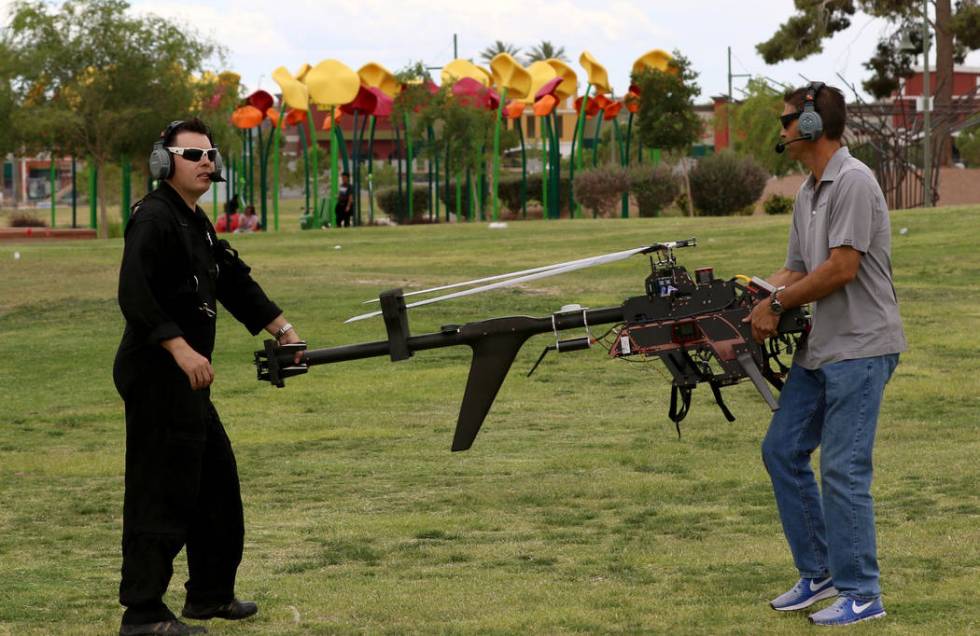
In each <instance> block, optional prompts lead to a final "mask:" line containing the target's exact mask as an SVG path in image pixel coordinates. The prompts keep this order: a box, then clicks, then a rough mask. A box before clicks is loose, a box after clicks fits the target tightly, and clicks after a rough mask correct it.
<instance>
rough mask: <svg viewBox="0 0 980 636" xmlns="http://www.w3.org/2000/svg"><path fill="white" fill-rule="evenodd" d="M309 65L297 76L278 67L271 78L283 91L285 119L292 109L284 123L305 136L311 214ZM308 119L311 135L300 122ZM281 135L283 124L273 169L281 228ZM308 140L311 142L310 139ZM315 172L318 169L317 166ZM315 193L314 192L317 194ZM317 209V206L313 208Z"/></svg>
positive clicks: (275, 208) (275, 141)
mask: <svg viewBox="0 0 980 636" xmlns="http://www.w3.org/2000/svg"><path fill="white" fill-rule="evenodd" d="M310 68H311V67H310V65H309V64H303V66H301V67H300V69H299V71H298V72H297V73H296V75H295V76H294V75H293V74H292V73H290V72H289V71H288V70H287V69H286V67H285V66H280V67H278V68H277V69H276V70H274V71H272V79H273V81H275V82H276V84H278V85H279V89H280V90H281V91H282V97H281V99H280V100H279V115H280V119H282V114H283V112H284V111H285V110H286V108H287V107H288V108H289V112H288V113H286V118H285V124H286V125H295V126H297V127H298V128H299V130H300V137H301V139H303V166H304V167H305V168H306V179H305V181H304V192H305V194H306V213H307V214H310V210H311V208H310V179H309V174H310V169H309V166H310V153H309V145H310V141H312V140H313V138H314V137H313V120H312V117H311V116H310V92H309V89H308V88H307V87H306V84H304V83H303V79H304V78H305V77H306V74H307V73H308V72H309V70H310ZM304 121H306V122H307V123H308V124H309V125H308V130H309V134H308V136H307V132H306V131H304V130H303V127H302V126H301V124H302V123H303V122H304ZM281 137H282V127H280V126H276V131H275V133H274V135H273V142H272V144H273V152H272V160H273V164H272V165H273V168H272V178H273V188H272V211H273V218H274V223H275V229H276V230H277V231H278V230H279V143H280V138H281ZM308 139H309V141H307V140H308ZM313 161H314V164H315V162H316V154H314V155H313ZM313 172H314V174H315V173H316V170H315V169H314V171H313ZM314 196H315V193H314ZM313 209H315V206H314V208H313Z"/></svg>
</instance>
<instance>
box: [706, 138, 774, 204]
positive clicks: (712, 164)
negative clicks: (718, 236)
mask: <svg viewBox="0 0 980 636" xmlns="http://www.w3.org/2000/svg"><path fill="white" fill-rule="evenodd" d="M690 179H691V197H692V198H693V199H694V207H696V208H697V209H698V211H699V212H700V213H701V214H704V215H707V216H728V215H732V214H737V213H739V212H741V211H742V210H744V209H745V208H747V207H748V206H751V205H752V204H753V203H755V202H756V201H757V200H758V199H759V197H760V196H761V195H762V191H763V189H765V187H766V181H767V180H768V179H769V173H767V172H766V171H765V170H764V169H763V168H761V167H760V166H759V164H758V163H756V162H755V160H754V159H752V158H751V157H740V156H738V155H736V154H735V153H733V152H731V151H724V152H720V153H718V154H716V155H710V156H707V157H704V158H702V159H701V160H699V161H698V164H697V166H695V167H694V169H693V170H691V174H690Z"/></svg>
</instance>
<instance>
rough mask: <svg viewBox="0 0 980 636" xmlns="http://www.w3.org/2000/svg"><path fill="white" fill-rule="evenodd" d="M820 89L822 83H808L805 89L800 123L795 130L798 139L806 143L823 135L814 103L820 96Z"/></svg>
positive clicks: (821, 121) (821, 124) (821, 123)
mask: <svg viewBox="0 0 980 636" xmlns="http://www.w3.org/2000/svg"><path fill="white" fill-rule="evenodd" d="M821 88H823V82H810V83H809V84H808V85H807V87H806V96H805V97H804V101H803V112H802V113H800V120H799V122H800V123H799V125H798V126H797V130H798V131H799V135H800V137H803V138H804V139H806V140H808V141H814V140H816V139H819V138H820V135H822V134H823V119H821V118H820V113H818V112H817V107H816V104H815V103H814V102H816V100H817V95H819V94H820V89H821Z"/></svg>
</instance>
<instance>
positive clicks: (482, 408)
mask: <svg viewBox="0 0 980 636" xmlns="http://www.w3.org/2000/svg"><path fill="white" fill-rule="evenodd" d="M531 335H532V334H531V333H521V332H519V331H518V332H516V333H501V334H494V335H490V336H486V337H483V338H480V339H478V340H477V341H476V342H474V343H473V344H472V345H471V346H472V347H473V361H472V362H471V363H470V375H469V378H468V379H467V380H466V392H465V393H464V394H463V404H462V406H461V407H460V409H459V420H458V421H457V422H456V433H455V435H454V436H453V447H452V449H453V450H454V451H464V450H467V449H469V447H470V446H472V445H473V441H474V440H475V439H476V435H477V433H479V432H480V427H481V426H482V425H483V420H484V419H486V417H487V413H489V412H490V407H491V406H492V405H493V401H494V400H495V399H496V397H497V392H498V391H500V387H501V385H503V383H504V378H506V377H507V372H508V371H509V370H510V366H511V364H513V362H514V358H515V357H516V356H517V352H518V351H520V350H521V347H522V346H524V342H525V341H526V340H527V339H528V337H530V336H531Z"/></svg>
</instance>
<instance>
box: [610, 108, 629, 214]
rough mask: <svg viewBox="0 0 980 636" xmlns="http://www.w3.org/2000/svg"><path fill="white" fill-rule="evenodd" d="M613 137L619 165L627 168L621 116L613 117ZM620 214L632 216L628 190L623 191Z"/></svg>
mask: <svg viewBox="0 0 980 636" xmlns="http://www.w3.org/2000/svg"><path fill="white" fill-rule="evenodd" d="M613 139H614V141H615V145H616V154H618V155H619V165H621V166H623V167H624V168H625V167H626V155H625V154H624V152H623V150H624V147H623V144H622V140H621V138H620V132H619V118H618V117H614V118H613ZM620 216H621V217H622V218H624V219H628V218H629V217H630V193H629V191H626V192H624V193H623V197H622V210H621V212H620Z"/></svg>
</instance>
